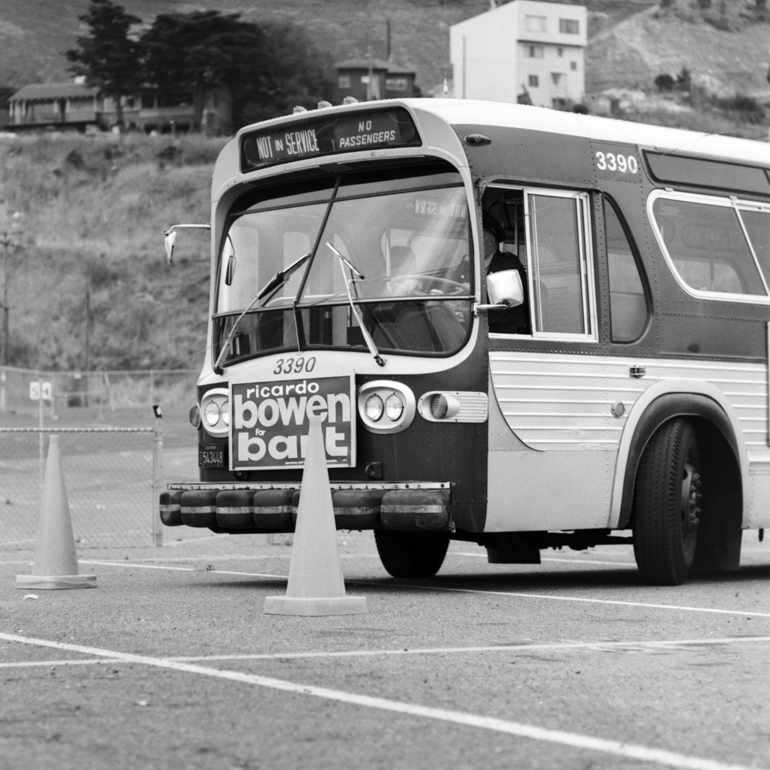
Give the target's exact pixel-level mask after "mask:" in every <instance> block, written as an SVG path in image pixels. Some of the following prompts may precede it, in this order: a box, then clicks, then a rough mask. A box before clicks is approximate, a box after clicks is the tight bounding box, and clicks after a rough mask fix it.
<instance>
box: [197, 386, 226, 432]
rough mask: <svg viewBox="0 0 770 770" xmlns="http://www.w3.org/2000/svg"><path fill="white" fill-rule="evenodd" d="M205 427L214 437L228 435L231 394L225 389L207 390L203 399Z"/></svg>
mask: <svg viewBox="0 0 770 770" xmlns="http://www.w3.org/2000/svg"><path fill="white" fill-rule="evenodd" d="M200 412H201V415H202V417H203V427H204V428H205V429H206V431H207V432H208V433H210V434H211V435H212V436H223V435H226V434H227V432H228V431H229V429H230V394H229V392H228V391H227V390H225V389H224V388H213V389H212V390H207V391H206V392H205V393H204V394H203V398H202V399H201V407H200Z"/></svg>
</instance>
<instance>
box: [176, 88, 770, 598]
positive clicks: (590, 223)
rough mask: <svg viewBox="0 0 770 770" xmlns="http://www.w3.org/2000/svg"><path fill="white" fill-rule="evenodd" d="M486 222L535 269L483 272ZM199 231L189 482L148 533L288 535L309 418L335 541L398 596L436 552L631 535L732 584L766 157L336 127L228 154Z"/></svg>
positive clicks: (367, 107)
mask: <svg viewBox="0 0 770 770" xmlns="http://www.w3.org/2000/svg"><path fill="white" fill-rule="evenodd" d="M488 217H492V218H494V220H495V221H496V223H497V225H498V227H497V235H496V236H495V237H496V239H497V240H498V241H499V251H500V252H502V253H503V254H504V255H505V254H507V255H508V256H509V257H512V256H513V255H516V257H518V260H519V262H520V263H521V265H522V266H523V268H524V269H523V271H517V270H510V269H504V270H500V271H497V272H492V273H489V275H486V274H485V273H486V270H485V267H484V250H483V249H484V246H483V243H484V240H483V239H484V234H483V230H482V222H483V221H484V220H485V219H486V218H488ZM180 227H183V225H181V226H180ZM210 229H211V248H212V267H211V299H210V312H209V316H210V320H209V325H208V344H207V349H208V354H207V356H206V361H205V364H204V366H203V370H202V372H201V375H200V378H199V380H198V404H197V406H196V407H195V408H194V409H193V412H192V413H191V420H192V422H193V423H194V424H195V425H196V427H198V431H199V466H200V481H197V482H189V483H179V484H171V485H169V487H168V491H167V492H164V493H163V494H162V497H161V518H162V521H163V522H164V524H166V525H170V526H174V525H186V526H191V527H208V528H209V529H211V530H213V531H215V532H226V533H233V534H235V533H268V532H290V531H292V530H293V528H294V524H295V521H296V511H297V505H298V500H299V496H300V495H301V494H302V488H301V476H302V465H303V454H304V449H305V442H306V436H307V427H308V420H309V417H310V416H311V415H317V416H319V417H320V418H321V424H322V430H323V436H324V443H325V449H326V455H327V463H328V467H329V475H330V481H331V487H332V497H333V503H334V512H335V518H336V523H337V527H338V528H340V529H354V530H366V529H371V530H374V537H375V540H376V544H377V548H378V551H379V554H380V557H381V560H382V563H383V565H384V567H385V569H386V570H387V571H388V572H389V573H390V574H391V575H394V576H399V577H427V576H431V575H434V574H435V573H436V572H437V571H438V570H439V568H440V567H441V564H442V561H443V559H444V556H445V554H446V551H447V547H448V544H449V542H450V540H463V541H470V542H475V543H478V544H479V545H481V546H483V547H485V548H486V549H487V552H488V557H489V560H490V561H491V562H493V563H525V564H529V563H538V562H539V560H540V551H541V550H542V549H547V548H552V547H553V548H560V547H570V548H574V549H584V548H588V547H593V546H597V545H601V544H616V543H626V544H628V545H629V546H632V547H633V549H634V554H635V557H636V562H637V564H638V567H639V570H640V572H641V575H642V578H643V579H644V580H645V581H646V582H649V583H653V584H664V585H673V584H680V583H682V582H684V581H685V580H686V578H687V576H688V574H689V572H690V571H691V570H696V569H699V570H713V571H726V570H735V569H738V567H739V562H740V552H741V540H742V533H743V530H744V529H753V530H759V537H760V538H761V537H762V534H763V528H764V527H765V526H767V525H768V524H770V446H769V441H770V436H769V434H768V322H769V321H770V147H768V146H767V145H765V144H761V143H758V142H752V141H748V140H742V139H736V138H727V137H722V136H713V135H704V134H698V133H693V132H687V131H681V130H675V129H668V128H661V127H656V126H649V125H638V124H634V123H628V122H621V121H615V120H608V119H603V118H597V117H592V116H585V115H577V114H570V113H563V112H555V111H552V110H547V109H542V108H537V107H530V106H520V105H508V104H498V103H482V102H471V101H464V100H432V99H430V100H404V101H383V102H370V103H366V104H352V105H345V106H339V107H327V108H323V109H318V110H314V111H309V112H302V113H299V114H294V115H292V116H288V117H285V118H279V119H275V120H270V121H267V122H264V123H260V124H257V125H253V126H249V127H247V128H244V129H242V130H241V131H240V132H239V133H238V134H237V136H236V137H235V138H234V139H233V140H232V141H231V142H230V143H229V144H228V145H227V146H226V147H225V148H224V149H223V151H222V153H221V155H220V157H219V159H218V161H217V163H216V166H215V170H214V174H213V184H212V209H211V223H210ZM175 235H176V228H172V230H171V231H169V233H168V235H167V251H168V252H169V255H170V253H171V251H173V240H174V237H175ZM169 258H170V256H169ZM522 275H523V276H524V280H522ZM513 307H518V308H523V310H522V311H521V312H522V313H523V317H524V318H525V319H526V324H525V325H520V326H519V328H517V329H516V330H515V331H510V330H506V329H505V325H504V324H502V325H501V324H499V323H498V322H497V321H496V319H499V318H502V317H503V316H504V314H505V313H507V312H510V309H511V308H513Z"/></svg>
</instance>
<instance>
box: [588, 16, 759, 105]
mask: <svg viewBox="0 0 770 770" xmlns="http://www.w3.org/2000/svg"><path fill="white" fill-rule="evenodd" d="M738 6H739V4H738V3H735V4H734V5H733V4H731V10H732V13H731V14H730V15H729V16H728V17H726V18H725V20H724V22H725V23H724V25H721V28H720V25H715V23H714V19H711V20H707V19H706V18H704V15H703V14H694V13H685V12H682V13H679V14H677V13H672V12H669V13H661V12H660V11H658V9H657V8H655V7H653V8H650V9H647V10H645V11H643V12H641V13H638V14H635V15H634V16H631V17H628V18H626V19H624V20H623V21H621V22H620V23H618V24H616V25H613V26H611V27H608V28H607V29H605V30H604V31H601V32H599V34H597V35H596V36H595V37H594V38H593V39H592V40H591V44H590V56H588V60H587V72H586V77H587V79H588V81H589V82H590V83H591V84H592V86H591V89H592V90H593V91H601V90H603V89H605V88H618V87H627V88H636V87H642V88H649V87H650V86H651V84H652V83H653V82H654V80H655V78H656V76H658V75H660V74H663V73H667V74H670V75H676V74H677V73H679V72H680V71H681V69H682V67H686V68H687V69H688V70H689V71H690V72H691V74H692V75H693V78H694V80H695V81H699V82H701V83H702V84H703V85H704V86H705V87H706V90H708V91H710V92H712V93H723V94H734V93H742V94H758V93H761V92H763V91H765V92H767V91H768V82H767V78H766V76H767V73H768V67H769V66H770V24H769V23H748V21H749V19H748V18H747V17H746V15H745V14H741V13H739V12H738V11H739V10H740V9H739V8H738ZM717 21H718V19H717Z"/></svg>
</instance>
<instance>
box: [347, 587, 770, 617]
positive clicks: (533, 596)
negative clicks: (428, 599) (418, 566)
mask: <svg viewBox="0 0 770 770" xmlns="http://www.w3.org/2000/svg"><path fill="white" fill-rule="evenodd" d="M347 582H349V583H351V584H354V585H377V586H379V585H390V586H391V587H393V588H412V589H415V590H418V591H420V590H422V591H445V592H447V593H461V594H482V595H484V596H512V597H516V598H517V599H550V600H552V601H557V602H581V603H586V604H606V605H615V606H621V607H642V608H645V609H653V610H677V611H679V612H706V613H712V614H717V615H740V616H741V617H746V616H748V617H752V618H770V612H750V611H748V610H747V611H743V610H722V609H718V608H715V607H690V606H687V605H682V604H653V603H651V602H629V601H622V600H620V599H590V598H587V597H585V596H556V595H554V594H533V593H524V592H521V591H485V590H483V589H480V588H447V587H444V586H435V585H428V586H416V585H409V584H406V583H390V584H381V583H374V582H372V581H371V580H369V581H366V580H350V581H347Z"/></svg>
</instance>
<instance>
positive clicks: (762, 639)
mask: <svg viewBox="0 0 770 770" xmlns="http://www.w3.org/2000/svg"><path fill="white" fill-rule="evenodd" d="M767 642H770V636H728V637H724V638H721V639H714V638H709V639H668V640H637V641H594V642H547V643H542V644H538V643H534V644H529V643H526V642H524V643H522V644H492V645H483V646H475V647H416V648H412V649H410V648H402V649H397V650H337V651H334V652H318V651H316V652H273V653H243V654H239V655H174V656H171V657H164V658H163V660H176V661H185V662H193V661H197V662H206V661H214V660H244V661H246V660H288V659H295V658H374V657H386V656H394V655H395V656H398V655H407V656H408V655H447V654H461V655H462V654H470V653H479V652H519V653H529V652H555V653H558V652H562V651H567V652H568V651H572V650H576V651H583V650H584V651H586V652H612V651H615V650H618V651H624V650H627V651H629V652H643V651H651V650H680V649H686V648H687V647H702V646H710V645H711V646H713V645H731V644H746V643H749V644H751V643H756V644H766V643H767ZM110 662H111V663H119V662H120V660H118V659H114V660H105V659H103V658H99V659H97V660H38V661H34V660H33V661H22V662H15V663H0V669H2V668H22V667H23V668H33V667H35V666H39V667H46V666H59V665H61V666H68V665H69V666H77V665H92V664H95V663H110Z"/></svg>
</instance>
